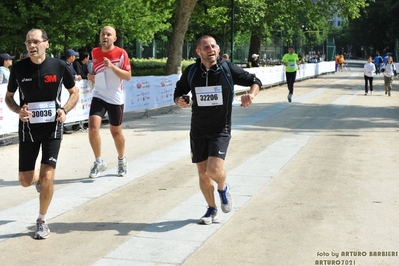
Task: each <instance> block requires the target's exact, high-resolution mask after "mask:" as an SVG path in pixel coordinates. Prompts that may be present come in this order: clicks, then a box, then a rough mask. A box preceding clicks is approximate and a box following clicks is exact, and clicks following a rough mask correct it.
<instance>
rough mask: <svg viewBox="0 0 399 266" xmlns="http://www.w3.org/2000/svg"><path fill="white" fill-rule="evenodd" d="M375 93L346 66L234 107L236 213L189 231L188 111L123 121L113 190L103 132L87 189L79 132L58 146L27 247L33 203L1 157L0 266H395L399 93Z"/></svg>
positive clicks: (193, 214)
mask: <svg viewBox="0 0 399 266" xmlns="http://www.w3.org/2000/svg"><path fill="white" fill-rule="evenodd" d="M395 83H397V81H395ZM382 84H383V82H382V77H381V76H377V77H376V78H375V89H374V94H373V95H368V96H364V91H363V86H364V81H363V77H362V73H361V69H360V68H354V67H351V68H350V71H346V72H342V73H336V74H329V75H323V76H320V77H318V78H315V79H309V80H305V81H301V82H298V83H296V87H295V94H294V100H293V102H292V103H288V102H286V96H287V89H286V87H285V86H277V87H272V88H268V89H265V90H262V91H261V92H260V93H259V95H258V97H257V98H256V99H255V103H254V104H253V105H252V106H251V107H250V108H249V109H241V108H240V107H239V106H238V105H239V102H238V101H237V102H235V107H234V108H233V109H234V110H233V112H234V115H233V124H234V126H233V139H232V141H231V145H230V148H229V153H228V156H227V160H226V163H225V169H226V171H227V175H228V182H229V183H230V185H231V189H232V193H233V196H234V200H235V208H234V210H233V211H232V212H231V213H229V214H223V213H221V214H220V221H219V223H215V224H212V225H208V226H205V225H198V224H197V221H198V219H199V218H200V217H201V216H202V215H203V214H204V213H205V211H206V206H205V202H204V200H203V197H202V195H201V194H200V193H199V188H198V177H197V175H196V167H195V166H194V165H192V164H191V163H190V155H189V143H188V130H189V119H190V110H189V109H178V108H177V107H171V108H170V109H169V108H164V109H161V110H151V111H149V112H148V113H146V114H129V115H126V117H125V121H124V123H123V126H124V132H125V136H126V138H127V147H128V148H127V157H128V159H129V174H128V175H127V176H126V177H123V178H120V177H117V176H116V175H115V174H116V164H117V160H116V156H117V155H116V151H115V148H114V146H113V142H112V139H111V136H110V133H109V131H108V126H107V125H104V126H103V128H102V129H101V130H102V136H103V147H104V149H103V153H104V154H103V157H104V159H105V160H106V162H107V163H108V165H109V170H107V171H106V172H105V173H104V175H103V176H101V177H99V178H97V179H89V178H87V176H88V172H89V169H90V166H91V164H92V161H93V159H92V157H93V156H92V153H91V150H90V146H89V143H88V137H87V133H86V132H75V133H74V134H72V135H65V137H64V141H63V146H62V149H61V155H60V160H59V164H58V167H57V171H56V182H55V188H56V191H55V194H54V199H53V202H52V205H51V207H50V211H49V214H48V223H49V226H50V229H51V231H52V234H51V236H50V238H49V239H47V240H43V241H37V240H34V239H32V234H33V233H32V232H33V226H34V223H35V219H36V217H37V212H38V195H37V192H36V190H35V188H34V187H30V188H22V187H20V186H19V184H18V182H17V160H18V159H17V145H11V146H6V147H0V158H1V162H2V164H1V165H2V174H1V175H0V200H1V203H2V204H1V205H0V261H1V265H140V266H141V265H144V266H146V265H168V266H171V265H270V266H280V265H281V266H286V265H295V266H298V265H299V266H302V265H334V264H332V263H335V265H370V266H376V265H384V266H385V265H389V266H391V265H399V254H398V253H399V230H397V229H398V221H399V212H398V211H397V210H398V208H399V180H398V174H397V173H398V172H399V164H398V160H399V159H398V158H399V156H398V150H399V144H398V143H399V142H398V141H397V139H398V119H399V116H398V114H399V110H398V103H399V102H398V99H399V92H398V91H399V90H398V89H397V88H398V84H394V87H395V89H394V91H393V93H392V96H391V97H388V96H386V95H384V93H383V85H382ZM328 263H330V264H328Z"/></svg>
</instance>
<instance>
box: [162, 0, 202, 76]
mask: <svg viewBox="0 0 399 266" xmlns="http://www.w3.org/2000/svg"><path fill="white" fill-rule="evenodd" d="M196 3H197V0H179V1H176V5H177V6H176V9H175V14H176V15H175V20H174V23H173V28H172V35H171V36H170V39H169V52H168V59H167V61H166V69H165V74H166V75H170V74H176V73H180V72H181V61H182V51H183V44H184V36H185V34H186V32H187V28H188V22H189V20H190V16H191V14H192V12H193V11H194V8H195V5H196Z"/></svg>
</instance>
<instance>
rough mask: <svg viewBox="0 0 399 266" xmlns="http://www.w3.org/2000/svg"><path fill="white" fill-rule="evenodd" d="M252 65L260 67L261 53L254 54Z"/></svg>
mask: <svg viewBox="0 0 399 266" xmlns="http://www.w3.org/2000/svg"><path fill="white" fill-rule="evenodd" d="M251 67H259V55H258V54H253V55H252V60H251Z"/></svg>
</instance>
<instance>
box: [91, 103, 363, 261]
mask: <svg viewBox="0 0 399 266" xmlns="http://www.w3.org/2000/svg"><path fill="white" fill-rule="evenodd" d="M354 97H355V95H345V96H342V97H340V98H338V99H336V100H335V101H334V102H333V103H332V106H333V108H332V110H330V111H331V112H330V116H329V117H330V118H333V117H334V116H335V115H337V113H338V112H339V111H340V110H341V109H342V108H343V107H344V106H346V105H347V104H348V103H349V102H350V101H351V100H352V99H353V98H354ZM330 121H331V119H328V120H326V119H323V120H320V121H319V120H312V123H313V124H317V125H315V126H313V127H311V128H312V129H314V128H317V130H311V131H308V132H291V133H287V134H285V135H284V137H283V138H281V139H280V140H278V141H276V142H274V143H272V144H271V145H269V146H268V147H267V148H266V149H264V150H263V151H262V152H260V153H259V154H256V155H254V156H253V157H251V158H250V159H248V160H247V161H245V162H244V163H243V164H241V165H239V166H238V167H236V168H235V169H233V170H231V171H230V172H228V173H227V176H228V182H229V184H230V186H231V191H232V194H233V196H234V209H233V211H231V212H230V213H228V214H221V215H219V222H218V223H216V224H212V225H208V226H205V225H198V224H197V221H198V219H193V217H195V218H199V217H200V216H201V215H202V214H203V213H204V212H205V208H204V199H203V196H202V194H201V193H197V194H196V195H194V196H193V197H191V198H190V199H188V200H187V201H185V202H183V203H181V204H180V205H179V206H177V207H176V208H174V209H173V210H171V211H170V212H168V213H167V214H166V215H164V216H163V217H162V218H161V219H160V220H158V221H157V222H155V223H153V224H151V225H149V226H148V227H146V228H145V229H144V230H143V231H141V232H140V233H138V234H137V235H136V236H134V237H133V238H131V239H130V240H128V241H127V242H125V243H124V244H122V245H121V246H119V247H118V248H117V249H115V250H114V251H112V252H110V253H109V254H108V255H106V256H105V257H103V258H102V259H101V260H99V261H98V262H97V263H95V264H94V265H95V266H109V265H118V266H125V265H126V266H128V265H142V266H152V265H154V266H155V265H164V266H168V265H170V266H172V265H180V264H182V263H183V262H184V261H185V260H187V258H188V257H189V256H190V255H191V254H193V253H194V252H195V251H196V250H197V249H198V248H199V247H200V246H201V245H202V244H203V243H205V241H206V240H207V239H208V238H209V237H211V236H212V235H213V234H214V233H215V232H216V231H217V230H219V228H221V227H222V226H223V224H224V223H226V222H227V221H228V220H229V219H230V218H231V217H232V216H233V215H234V213H235V212H236V211H237V210H239V209H240V208H241V207H242V206H243V205H244V204H245V203H246V202H247V201H248V200H249V199H250V198H251V197H253V196H254V195H255V194H256V193H257V192H258V191H259V190H260V189H261V188H262V187H263V186H265V185H266V183H267V182H268V181H269V180H270V179H271V178H272V177H273V176H275V175H276V174H277V173H278V172H279V171H280V170H281V169H282V168H283V167H284V166H285V165H286V164H287V163H288V162H289V161H290V160H292V159H293V158H294V157H295V156H296V154H298V153H299V151H300V150H301V149H302V148H303V147H305V146H306V145H307V144H308V143H309V142H310V140H311V139H312V138H313V137H314V136H315V135H316V134H318V133H319V132H320V131H321V130H322V129H323V128H324V127H325V126H326V125H327V124H328V123H329V122H330Z"/></svg>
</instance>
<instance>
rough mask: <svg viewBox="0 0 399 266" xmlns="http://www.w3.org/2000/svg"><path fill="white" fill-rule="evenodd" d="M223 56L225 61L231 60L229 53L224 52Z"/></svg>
mask: <svg viewBox="0 0 399 266" xmlns="http://www.w3.org/2000/svg"><path fill="white" fill-rule="evenodd" d="M222 58H223V59H224V60H225V61H229V59H230V57H229V55H228V54H223V55H222Z"/></svg>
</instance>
